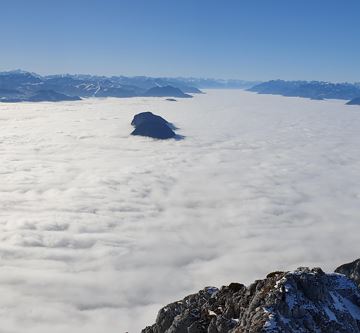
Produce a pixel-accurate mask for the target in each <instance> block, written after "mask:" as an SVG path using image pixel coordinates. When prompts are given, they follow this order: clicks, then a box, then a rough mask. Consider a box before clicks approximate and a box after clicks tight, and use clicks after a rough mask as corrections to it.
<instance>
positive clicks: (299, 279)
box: [142, 267, 360, 333]
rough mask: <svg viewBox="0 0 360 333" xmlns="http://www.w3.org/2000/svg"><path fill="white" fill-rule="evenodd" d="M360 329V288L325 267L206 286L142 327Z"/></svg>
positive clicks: (163, 332) (157, 332)
mask: <svg viewBox="0 0 360 333" xmlns="http://www.w3.org/2000/svg"><path fill="white" fill-rule="evenodd" d="M265 332H267V333H275V332H283V333H292V332H297V333H307V332H309V333H310V332H319V333H335V332H336V333H359V332H360V290H359V288H358V287H357V286H356V285H355V284H354V282H353V281H352V280H350V279H348V278H347V277H346V276H344V275H341V274H336V273H332V274H325V273H324V272H323V271H322V270H321V269H320V268H313V269H309V268H306V267H305V268H298V269H297V270H295V271H293V272H273V273H270V274H269V275H268V276H267V277H266V278H265V279H264V280H257V281H255V282H254V283H253V284H251V285H250V286H248V287H246V286H244V285H242V284H239V283H232V284H230V285H229V286H224V287H222V288H221V289H217V288H214V287H207V288H205V289H204V290H201V291H199V292H198V293H197V294H194V295H190V296H187V297H185V298H184V299H183V300H182V301H178V302H175V303H172V304H169V305H167V306H166V307H164V308H163V309H161V310H160V312H159V314H158V316H157V319H156V322H155V324H154V325H152V326H149V327H146V328H145V329H144V330H143V331H142V333H265Z"/></svg>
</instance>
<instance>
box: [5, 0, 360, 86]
mask: <svg viewBox="0 0 360 333" xmlns="http://www.w3.org/2000/svg"><path fill="white" fill-rule="evenodd" d="M0 12H1V20H0V36H1V45H2V46H1V50H0V51H1V52H0V70H8V69H15V68H21V69H26V70H31V71H35V72H38V73H40V74H47V73H91V74H104V75H112V74H114V75H119V74H124V75H152V76H196V77H218V78H239V79H247V80H266V79H274V78H283V79H318V80H329V81H360V43H359V36H360V20H359V13H360V1H359V0H181V1H180V0H87V1H86V0H59V1H55V0H2V1H1V2H0Z"/></svg>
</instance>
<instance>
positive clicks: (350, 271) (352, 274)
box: [335, 259, 360, 287]
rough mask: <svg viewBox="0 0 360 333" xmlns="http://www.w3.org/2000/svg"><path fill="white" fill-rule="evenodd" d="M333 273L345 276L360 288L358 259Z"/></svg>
mask: <svg viewBox="0 0 360 333" xmlns="http://www.w3.org/2000/svg"><path fill="white" fill-rule="evenodd" d="M335 272H336V273H340V274H344V275H346V276H347V277H348V278H349V279H352V280H353V281H354V282H355V283H356V284H357V285H358V286H359V287H360V259H357V260H355V261H353V262H350V263H348V264H344V265H341V266H340V267H338V268H336V269H335Z"/></svg>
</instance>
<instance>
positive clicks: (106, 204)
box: [0, 90, 360, 333]
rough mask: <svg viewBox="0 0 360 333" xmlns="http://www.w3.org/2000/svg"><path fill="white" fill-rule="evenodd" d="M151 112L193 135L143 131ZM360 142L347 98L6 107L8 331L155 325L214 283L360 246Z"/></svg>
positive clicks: (1, 168) (248, 96) (242, 95)
mask: <svg viewBox="0 0 360 333" xmlns="http://www.w3.org/2000/svg"><path fill="white" fill-rule="evenodd" d="M142 111H152V112H154V113H157V114H159V115H161V116H163V117H165V118H166V119H168V120H169V121H171V122H173V123H174V124H175V125H176V126H178V127H179V128H180V130H178V133H179V134H181V135H184V136H185V139H184V140H178V141H176V140H169V141H156V140H152V139H148V138H143V137H132V136H130V135H129V133H130V132H131V131H132V127H131V126H130V122H131V120H132V117H133V115H134V114H136V113H138V112H142ZM359 147H360V107H356V106H354V107H350V106H345V105H344V102H343V101H311V100H307V99H301V98H285V97H279V96H270V95H257V94H253V93H248V92H243V91H239V90H233V91H231V90H228V91H226V90H223V91H215V90H212V91H207V94H204V95H197V96H195V97H194V98H193V99H185V100H179V101H178V102H176V103H175V102H167V101H165V100H164V99H161V98H131V99H112V98H109V99H87V100H84V101H81V102H64V103H38V104H31V103H21V104H0V155H1V163H0V175H1V181H0V295H1V297H0V327H1V332H2V333H14V332H16V333H18V332H19V333H20V332H27V333H48V332H52V333H63V332H66V333H71V332H76V333H98V332H106V333H112V332H114V333H115V332H116V333H119V332H120V333H121V332H130V333H133V332H139V331H140V330H141V328H143V327H145V326H146V325H149V324H152V323H153V322H154V320H155V317H156V313H157V311H158V310H159V309H160V307H162V306H164V305H165V304H167V303H169V302H171V301H174V300H176V299H179V298H183V297H184V296H186V295H187V294H189V293H192V292H196V291H198V290H199V289H201V288H203V287H204V286H208V285H215V286H221V285H223V284H228V283H230V282H232V281H238V282H242V283H246V284H247V283H250V282H252V281H253V280H254V279H257V278H262V277H264V276H265V275H266V274H267V273H268V272H270V271H273V270H288V269H292V268H296V267H298V266H304V265H309V266H322V267H323V268H324V269H325V270H332V269H334V268H335V267H336V266H337V265H339V264H341V263H344V262H347V261H350V260H353V259H356V258H358V257H360V252H359V233H360V223H359V221H360V210H359V207H360V188H359V182H360V154H359Z"/></svg>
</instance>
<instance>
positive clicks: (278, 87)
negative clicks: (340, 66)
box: [248, 80, 360, 100]
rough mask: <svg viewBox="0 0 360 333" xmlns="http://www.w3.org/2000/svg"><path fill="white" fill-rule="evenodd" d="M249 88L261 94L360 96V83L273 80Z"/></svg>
mask: <svg viewBox="0 0 360 333" xmlns="http://www.w3.org/2000/svg"><path fill="white" fill-rule="evenodd" d="M248 90H249V91H254V92H257V93H259V94H272V95H281V96H291V97H305V98H311V99H317V100H322V99H344V100H352V99H354V98H358V97H360V83H330V82H321V81H283V80H273V81H268V82H263V83H260V84H257V85H255V86H253V87H251V88H250V89H248Z"/></svg>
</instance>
